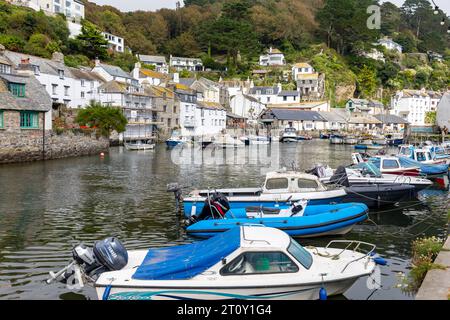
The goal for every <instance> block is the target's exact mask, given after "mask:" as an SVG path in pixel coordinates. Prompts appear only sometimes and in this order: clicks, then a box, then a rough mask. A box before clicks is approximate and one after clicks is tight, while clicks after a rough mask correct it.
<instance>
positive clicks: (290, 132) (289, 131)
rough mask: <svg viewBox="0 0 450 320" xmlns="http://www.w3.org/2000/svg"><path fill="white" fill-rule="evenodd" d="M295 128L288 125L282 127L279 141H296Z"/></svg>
mask: <svg viewBox="0 0 450 320" xmlns="http://www.w3.org/2000/svg"><path fill="white" fill-rule="evenodd" d="M297 141H298V136H297V130H295V128H292V127H288V128H286V129H284V131H283V134H282V135H281V138H280V142H297Z"/></svg>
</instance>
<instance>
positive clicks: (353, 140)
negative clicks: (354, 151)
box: [344, 136, 358, 144]
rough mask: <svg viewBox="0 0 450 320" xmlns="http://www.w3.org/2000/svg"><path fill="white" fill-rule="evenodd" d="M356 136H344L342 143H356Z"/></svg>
mask: <svg viewBox="0 0 450 320" xmlns="http://www.w3.org/2000/svg"><path fill="white" fill-rule="evenodd" d="M357 143H358V138H357V137H355V136H346V137H344V144H357Z"/></svg>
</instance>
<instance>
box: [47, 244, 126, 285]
mask: <svg viewBox="0 0 450 320" xmlns="http://www.w3.org/2000/svg"><path fill="white" fill-rule="evenodd" d="M72 257H73V260H72V262H71V263H70V264H69V265H68V266H67V267H65V268H63V269H62V270H60V271H59V272H57V273H56V274H55V273H54V272H50V279H48V280H47V283H48V284H50V283H51V282H53V281H54V280H57V281H59V282H62V283H65V284H67V285H68V286H69V285H70V286H71V288H82V287H83V286H84V281H83V277H82V276H84V278H87V279H88V280H90V281H95V280H96V279H97V278H98V277H99V276H100V274H102V273H103V272H106V271H117V270H120V269H122V268H123V267H125V266H126V265H127V263H128V252H127V250H126V249H125V246H124V245H123V244H122V243H121V242H120V241H119V239H117V238H114V237H111V238H107V239H104V240H101V241H97V242H96V243H95V244H94V247H93V248H90V247H87V246H86V245H84V244H79V245H77V246H75V247H74V248H73V249H72Z"/></svg>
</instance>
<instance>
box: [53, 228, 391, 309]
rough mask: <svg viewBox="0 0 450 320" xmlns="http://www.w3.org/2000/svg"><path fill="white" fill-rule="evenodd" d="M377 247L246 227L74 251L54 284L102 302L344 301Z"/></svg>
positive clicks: (367, 270) (368, 269) (109, 242)
mask: <svg viewBox="0 0 450 320" xmlns="http://www.w3.org/2000/svg"><path fill="white" fill-rule="evenodd" d="M374 250H375V245H373V244H370V243H365V242H361V241H356V240H353V241H351V240H349V241H347V240H334V241H331V242H330V243H328V245H327V246H326V247H319V248H317V247H302V246H301V245H300V244H298V243H297V242H296V241H295V240H293V239H292V238H291V237H289V236H288V235H287V234H286V233H284V232H283V231H281V230H278V229H273V228H268V227H263V226H259V225H252V226H250V225H248V226H240V227H236V228H232V229H230V230H229V231H226V232H224V233H221V234H219V235H216V236H214V237H212V238H211V239H208V240H204V241H201V242H195V243H192V244H187V245H181V246H174V247H168V248H154V249H149V250H130V251H128V252H127V250H126V249H125V247H124V246H123V245H122V244H121V243H120V241H118V240H117V239H116V238H108V239H105V240H103V241H98V242H96V243H95V245H94V247H93V248H92V249H91V248H89V247H86V246H84V245H79V246H77V247H75V248H74V250H73V252H72V254H73V257H74V260H73V261H72V262H71V264H69V266H68V267H66V268H64V269H63V270H61V271H60V272H58V273H56V274H55V273H52V272H51V273H50V275H51V277H50V279H49V280H48V281H47V283H51V282H52V281H54V280H58V281H61V282H66V281H67V283H69V282H70V283H71V284H72V285H75V286H77V287H79V288H80V287H83V286H84V284H85V282H87V283H88V284H90V283H91V284H93V286H94V287H95V290H96V293H97V296H98V298H99V299H103V300H108V299H109V300H162V299H164V300H179V299H205V300H206V299H208V300H209V299H211V300H212V299H215V300H223V299H274V300H275V299H303V300H312V299H319V298H323V296H326V295H328V296H332V295H338V294H342V293H344V292H345V291H346V290H347V289H349V288H350V287H351V286H352V285H353V284H354V283H355V282H356V281H357V280H358V279H359V278H361V277H365V276H369V275H371V274H372V273H373V272H374V270H375V266H376V264H377V263H378V264H385V263H386V261H385V260H384V259H383V258H381V257H375V256H374Z"/></svg>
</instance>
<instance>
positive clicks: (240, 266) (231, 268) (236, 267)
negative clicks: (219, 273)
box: [228, 256, 245, 272]
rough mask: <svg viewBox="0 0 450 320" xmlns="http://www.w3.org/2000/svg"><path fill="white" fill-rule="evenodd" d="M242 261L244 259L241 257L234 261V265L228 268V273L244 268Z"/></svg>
mask: <svg viewBox="0 0 450 320" xmlns="http://www.w3.org/2000/svg"><path fill="white" fill-rule="evenodd" d="M244 259H245V257H244V256H242V257H241V258H240V259H239V260H238V261H236V263H234V265H233V266H230V268H229V269H228V271H229V272H235V271H239V270H241V269H242V267H243V266H244Z"/></svg>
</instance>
